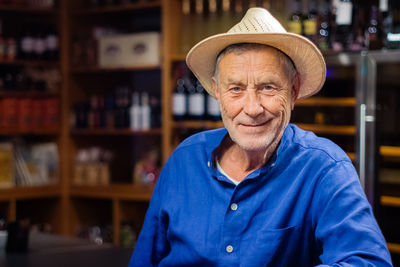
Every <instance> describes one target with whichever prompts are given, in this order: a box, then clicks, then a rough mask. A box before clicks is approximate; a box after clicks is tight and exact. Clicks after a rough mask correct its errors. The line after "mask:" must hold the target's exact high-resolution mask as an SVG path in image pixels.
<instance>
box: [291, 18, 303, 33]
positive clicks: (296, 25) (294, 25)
mask: <svg viewBox="0 0 400 267" xmlns="http://www.w3.org/2000/svg"><path fill="white" fill-rule="evenodd" d="M288 30H289V32H291V33H297V34H301V22H300V21H289V23H288Z"/></svg>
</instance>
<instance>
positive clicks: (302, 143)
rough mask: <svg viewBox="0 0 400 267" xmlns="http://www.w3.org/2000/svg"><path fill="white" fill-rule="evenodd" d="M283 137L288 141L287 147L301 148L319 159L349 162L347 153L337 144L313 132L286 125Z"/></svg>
mask: <svg viewBox="0 0 400 267" xmlns="http://www.w3.org/2000/svg"><path fill="white" fill-rule="evenodd" d="M285 137H286V140H284V141H285V142H287V143H288V144H287V145H288V146H289V147H290V146H291V147H293V149H296V150H301V151H302V152H303V153H306V154H310V155H314V156H316V155H318V157H317V158H319V159H320V160H323V161H325V160H328V161H332V162H336V163H337V162H350V163H351V160H350V159H349V157H348V156H347V154H346V153H345V152H344V151H343V149H341V148H340V147H339V146H338V145H337V144H335V143H334V142H332V141H331V140H329V139H327V138H323V137H318V136H317V135H315V134H314V133H313V132H310V131H305V130H302V129H300V128H299V127H297V126H296V125H293V124H289V125H288V127H287V129H286V131H285ZM313 158H315V157H313Z"/></svg>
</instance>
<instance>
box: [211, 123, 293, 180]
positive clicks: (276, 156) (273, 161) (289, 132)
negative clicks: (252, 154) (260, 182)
mask: <svg viewBox="0 0 400 267" xmlns="http://www.w3.org/2000/svg"><path fill="white" fill-rule="evenodd" d="M228 134H229V133H228V131H227V129H226V128H223V129H220V131H218V135H217V136H216V137H215V138H213V139H212V140H209V142H208V143H207V146H206V154H207V165H208V167H209V168H210V169H211V170H212V171H213V172H217V170H216V164H215V155H214V152H215V150H216V148H217V147H218V146H219V145H220V144H221V142H222V141H223V139H224V138H225V137H226V136H227V135H228ZM292 136H293V129H292V127H291V124H289V125H288V126H286V128H285V131H284V132H283V135H282V138H281V140H280V142H279V145H278V147H277V149H276V150H275V151H274V153H273V154H272V156H271V158H270V159H269V160H268V161H267V162H266V164H264V166H262V167H261V168H260V169H258V170H255V171H254V172H252V173H251V174H249V175H248V176H247V179H253V178H257V177H259V176H260V175H261V174H264V173H266V172H267V171H268V170H269V169H270V168H272V167H275V166H276V165H277V164H278V163H279V162H280V159H281V158H282V154H284V151H285V149H286V147H287V143H288V140H289V139H290V138H291V137H292ZM216 176H218V175H216Z"/></svg>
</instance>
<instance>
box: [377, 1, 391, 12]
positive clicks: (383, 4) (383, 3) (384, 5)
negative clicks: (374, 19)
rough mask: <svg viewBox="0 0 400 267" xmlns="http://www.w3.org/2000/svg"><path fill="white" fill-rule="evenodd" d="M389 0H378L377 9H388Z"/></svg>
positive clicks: (382, 10)
mask: <svg viewBox="0 0 400 267" xmlns="http://www.w3.org/2000/svg"><path fill="white" fill-rule="evenodd" d="M388 2H389V0H379V10H380V11H381V12H387V11H389V3H388Z"/></svg>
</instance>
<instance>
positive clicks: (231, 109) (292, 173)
mask: <svg viewBox="0 0 400 267" xmlns="http://www.w3.org/2000/svg"><path fill="white" fill-rule="evenodd" d="M187 63H188V66H189V67H190V68H191V70H192V71H193V73H194V74H195V75H196V77H197V78H198V79H199V80H200V82H201V83H202V84H203V85H204V87H205V88H206V90H207V91H208V92H209V93H210V94H212V95H213V96H215V97H216V98H217V100H218V102H219V105H220V108H221V113H222V119H223V122H224V125H225V128H224V129H217V130H211V131H206V132H202V133H199V134H196V135H194V136H192V137H189V138H188V139H186V140H185V141H183V142H182V143H181V144H180V145H179V146H178V148H176V149H175V151H174V152H173V154H172V155H171V157H170V159H169V160H168V161H167V163H166V164H165V166H164V168H163V171H162V174H161V176H160V178H159V181H158V183H157V185H156V188H155V191H154V194H153V198H152V200H151V203H150V206H149V209H148V212H147V215H146V219H145V223H144V226H143V228H142V231H141V234H140V236H139V239H138V242H137V245H136V248H135V251H134V253H133V256H132V258H131V262H130V266H153V265H154V266H279V267H281V266H315V265H321V266H391V260H390V255H389V253H388V250H387V248H386V244H385V240H384V238H383V236H382V234H381V231H380V229H379V227H378V225H377V223H376V221H375V219H374V216H373V214H372V211H371V207H370V206H369V204H368V202H367V200H366V198H365V195H364V193H363V191H362V188H361V186H360V183H359V181H358V177H357V174H356V171H355V169H354V167H353V165H352V163H351V161H350V160H349V158H348V157H347V156H346V154H345V153H344V152H343V151H342V150H341V149H340V148H339V147H338V146H336V145H335V144H333V143H332V142H330V141H328V140H326V139H323V138H319V137H316V136H315V135H314V134H313V133H311V132H307V131H303V130H301V129H299V128H297V127H296V126H294V125H290V124H288V123H289V119H290V113H291V110H292V109H293V108H294V104H295V101H296V100H297V99H300V98H305V97H308V96H310V95H312V94H315V93H316V92H317V91H318V90H320V88H321V87H322V85H323V83H324V81H325V71H326V69H325V62H324V60H323V57H322V56H321V53H320V52H319V51H318V49H317V48H316V47H315V46H314V45H313V44H312V43H311V42H310V41H308V40H307V39H305V38H303V37H302V36H299V35H296V34H291V33H287V32H286V31H285V30H284V29H283V27H282V26H281V25H280V24H279V22H278V21H277V20H276V19H275V18H274V17H272V16H271V15H270V14H269V12H268V11H266V10H265V9H261V8H252V9H249V10H248V12H247V13H246V15H245V17H244V18H243V19H242V21H241V22H239V23H238V24H237V25H235V26H234V27H233V28H232V29H231V30H230V31H229V32H228V33H225V34H219V35H215V36H211V37H209V38H207V39H205V40H203V41H201V42H200V43H198V44H197V45H196V46H195V47H193V48H192V50H191V51H190V52H189V54H188V56H187Z"/></svg>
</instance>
